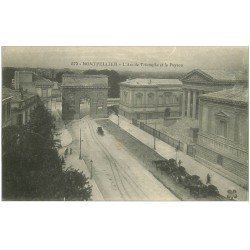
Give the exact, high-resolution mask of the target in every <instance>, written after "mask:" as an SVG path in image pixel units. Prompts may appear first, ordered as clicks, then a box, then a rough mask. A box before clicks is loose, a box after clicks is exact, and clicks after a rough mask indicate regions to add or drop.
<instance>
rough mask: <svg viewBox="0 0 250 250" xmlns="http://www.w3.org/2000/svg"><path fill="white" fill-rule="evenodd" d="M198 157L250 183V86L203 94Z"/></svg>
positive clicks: (238, 179)
mask: <svg viewBox="0 0 250 250" xmlns="http://www.w3.org/2000/svg"><path fill="white" fill-rule="evenodd" d="M199 99H200V109H199V133H198V141H197V145H196V158H197V160H198V161H200V162H202V163H204V164H205V165H208V166H211V167H213V168H214V169H217V170H219V171H221V172H222V173H223V174H224V175H226V176H227V177H231V178H232V179H233V180H236V181H237V182H240V184H242V183H243V185H247V183H248V170H249V167H248V89H247V88H243V87H234V88H231V89H227V90H222V91H218V92H213V93H209V94H205V95H202V96H200V98H199Z"/></svg>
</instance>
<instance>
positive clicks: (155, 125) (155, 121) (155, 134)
mask: <svg viewBox="0 0 250 250" xmlns="http://www.w3.org/2000/svg"><path fill="white" fill-rule="evenodd" d="M153 133H154V150H156V147H155V140H156V121H155V129H154V131H153Z"/></svg>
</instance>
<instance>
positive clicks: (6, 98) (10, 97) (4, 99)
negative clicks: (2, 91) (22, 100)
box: [2, 96, 13, 102]
mask: <svg viewBox="0 0 250 250" xmlns="http://www.w3.org/2000/svg"><path fill="white" fill-rule="evenodd" d="M12 98H13V96H8V97H5V98H3V99H2V102H3V101H6V100H8V99H12Z"/></svg>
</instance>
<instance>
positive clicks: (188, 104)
mask: <svg viewBox="0 0 250 250" xmlns="http://www.w3.org/2000/svg"><path fill="white" fill-rule="evenodd" d="M190 101H191V91H190V90H189V91H188V99H187V117H190Z"/></svg>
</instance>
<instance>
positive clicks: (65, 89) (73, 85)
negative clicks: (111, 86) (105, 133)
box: [61, 74, 108, 120]
mask: <svg viewBox="0 0 250 250" xmlns="http://www.w3.org/2000/svg"><path fill="white" fill-rule="evenodd" d="M61 89H62V118H63V119H64V120H73V119H79V118H80V104H81V102H82V101H85V103H86V102H87V103H89V109H90V110H89V115H90V116H92V117H107V99H108V77H107V76H104V75H84V74H64V75H63V77H62V86H61Z"/></svg>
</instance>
